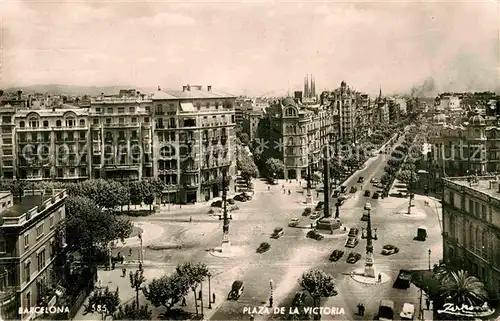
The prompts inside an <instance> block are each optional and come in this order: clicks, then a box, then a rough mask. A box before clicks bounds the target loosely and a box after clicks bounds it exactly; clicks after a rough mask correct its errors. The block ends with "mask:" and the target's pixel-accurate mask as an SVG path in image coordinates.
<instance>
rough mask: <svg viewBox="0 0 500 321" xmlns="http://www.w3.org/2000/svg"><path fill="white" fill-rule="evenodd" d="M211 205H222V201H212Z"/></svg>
mask: <svg viewBox="0 0 500 321" xmlns="http://www.w3.org/2000/svg"><path fill="white" fill-rule="evenodd" d="M210 206H211V207H222V201H221V200H218V201H215V202H212V204H211V205H210Z"/></svg>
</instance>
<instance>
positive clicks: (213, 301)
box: [212, 293, 215, 303]
mask: <svg viewBox="0 0 500 321" xmlns="http://www.w3.org/2000/svg"><path fill="white" fill-rule="evenodd" d="M212 303H215V293H212Z"/></svg>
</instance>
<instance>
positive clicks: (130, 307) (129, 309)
mask: <svg viewBox="0 0 500 321" xmlns="http://www.w3.org/2000/svg"><path fill="white" fill-rule="evenodd" d="M152 315H153V312H152V311H151V310H150V309H149V306H148V305H147V304H146V305H141V306H140V307H139V309H137V308H136V303H135V302H132V304H126V305H125V306H123V307H121V306H120V307H118V312H116V313H115V314H114V315H113V320H151V316H152Z"/></svg>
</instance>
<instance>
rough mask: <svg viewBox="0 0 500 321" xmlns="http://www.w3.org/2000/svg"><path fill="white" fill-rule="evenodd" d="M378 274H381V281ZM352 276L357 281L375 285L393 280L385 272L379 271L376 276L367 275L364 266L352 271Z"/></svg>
mask: <svg viewBox="0 0 500 321" xmlns="http://www.w3.org/2000/svg"><path fill="white" fill-rule="evenodd" d="M378 275H380V276H381V278H380V282H379V279H378ZM351 277H352V279H353V280H354V281H356V282H359V283H363V284H373V285H378V284H384V283H387V282H389V281H390V280H391V278H390V277H389V276H388V275H387V274H385V273H378V274H377V276H376V277H367V276H365V269H364V268H359V269H356V270H354V271H353V272H351Z"/></svg>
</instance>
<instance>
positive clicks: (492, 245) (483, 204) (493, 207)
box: [443, 176, 500, 299]
mask: <svg viewBox="0 0 500 321" xmlns="http://www.w3.org/2000/svg"><path fill="white" fill-rule="evenodd" d="M443 184H444V187H443V255H444V261H445V263H447V264H450V265H454V266H458V267H461V268H464V269H466V270H467V271H468V272H469V273H472V274H473V275H476V276H477V277H478V278H479V279H481V281H482V282H483V283H484V284H485V286H486V287H487V289H488V290H490V291H491V294H492V295H493V298H492V299H499V298H500V189H499V178H498V177H496V176H468V177H456V178H455V177H453V178H452V177H450V178H444V179H443Z"/></svg>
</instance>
